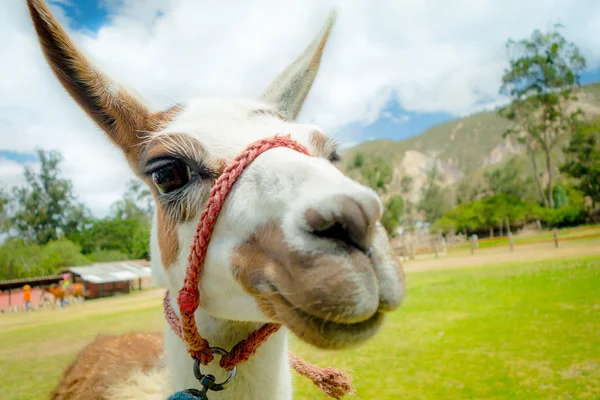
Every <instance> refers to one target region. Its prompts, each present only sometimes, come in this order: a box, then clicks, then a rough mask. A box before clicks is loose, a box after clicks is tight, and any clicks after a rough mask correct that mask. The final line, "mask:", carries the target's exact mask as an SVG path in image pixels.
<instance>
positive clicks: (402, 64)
mask: <svg viewBox="0 0 600 400" xmlns="http://www.w3.org/2000/svg"><path fill="white" fill-rule="evenodd" d="M575 4H576V5H575ZM50 5H51V9H52V10H53V12H54V13H55V15H56V16H57V17H58V19H59V21H61V23H63V26H64V27H65V28H66V29H67V31H68V33H69V35H70V36H71V38H72V39H73V40H74V42H75V43H76V44H77V45H78V46H79V47H80V49H82V50H83V51H84V53H85V54H86V55H87V56H88V57H89V58H90V59H91V60H92V61H93V62H94V64H95V65H97V66H98V67H99V68H100V69H102V70H103V71H106V72H107V73H109V74H110V75H111V76H112V77H113V78H116V79H117V80H119V81H120V82H122V83H124V84H126V85H127V86H128V87H129V88H131V89H132V90H133V91H135V93H136V94H137V95H138V96H140V97H141V98H142V99H143V100H144V101H145V102H146V103H147V104H148V105H149V106H150V107H152V108H154V109H157V110H159V109H164V108H166V107H168V106H170V105H172V104H174V103H175V102H185V101H186V100H188V99H190V98H193V97H202V96H228V97H230V96H236V97H239V96H245V97H251V98H256V97H257V96H258V95H259V94H260V93H261V91H262V90H263V89H264V88H266V87H267V86H268V84H269V83H270V81H271V79H273V78H274V77H275V76H276V75H277V74H278V73H279V72H280V71H281V70H282V69H283V68H285V66H287V64H288V63H290V62H291V61H293V60H294V59H295V57H297V56H298V55H299V54H300V53H301V52H302V51H303V50H304V48H305V46H306V45H308V43H309V42H310V41H311V40H312V38H313V37H314V35H316V33H317V32H318V31H319V30H320V29H321V27H322V24H323V23H324V21H325V19H326V18H327V15H328V13H329V11H330V10H331V9H332V8H333V7H336V8H337V11H338V18H337V23H336V26H335V27H334V30H333V33H332V35H331V38H330V41H329V43H328V45H327V48H326V50H325V54H324V56H323V59H322V62H321V68H320V71H319V75H318V76H317V79H316V80H315V82H314V85H313V88H312V90H311V93H310V94H309V96H308V98H307V101H306V103H305V105H304V108H303V110H302V112H301V114H300V116H299V118H298V120H299V121H301V122H308V123H313V124H317V125H319V126H320V127H321V128H322V129H324V131H325V132H327V133H329V134H332V135H334V136H336V137H337V138H339V139H340V140H341V143H342V145H343V146H346V147H347V146H352V145H355V144H357V143H360V142H363V141H368V140H374V139H381V138H387V139H392V140H402V139H406V138H409V137H411V136H414V135H417V134H419V133H420V132H422V131H424V130H425V129H427V128H429V127H431V126H433V125H436V124H438V123H442V122H445V121H449V120H452V119H454V118H457V117H460V116H464V115H468V114H471V113H474V112H478V111H481V110H485V109H490V108H493V107H494V106H497V105H499V104H502V103H503V102H505V101H506V99H504V98H502V97H501V96H500V95H499V94H498V90H499V85H500V80H501V76H502V73H503V71H504V68H506V66H507V58H506V53H505V47H504V44H505V42H506V40H507V39H508V38H509V37H512V38H515V39H521V38H525V37H528V36H529V35H530V34H531V32H532V31H533V30H534V29H542V30H546V29H549V28H551V27H552V26H553V25H554V24H556V23H561V24H562V25H563V26H564V29H563V30H562V32H563V34H564V35H565V37H566V38H567V39H568V40H569V41H572V42H574V43H575V44H576V45H577V46H578V47H579V48H580V50H581V51H582V53H583V55H584V56H585V57H586V59H587V69H586V71H584V73H583V75H582V80H583V82H584V83H592V82H597V81H600V2H598V1H597V0H579V1H578V2H576V3H573V2H572V1H570V0H545V1H543V2H538V0H502V1H500V0H496V1H491V0H469V1H467V0H453V1H448V0H420V1H413V0H411V1H404V0H378V1H377V2H374V1H370V0H286V1H276V0H221V1H219V2H214V1H208V0H77V1H75V0H51V1H50ZM0 48H2V55H3V56H2V62H1V63H0V75H1V76H2V77H3V79H1V80H0V185H4V186H13V185H20V184H22V183H23V167H24V166H25V165H31V166H33V167H34V168H35V167H36V166H37V165H38V163H37V158H36V156H35V149H36V148H43V149H46V150H50V149H54V150H58V151H60V152H61V154H62V156H63V163H62V167H63V176H64V177H66V178H68V179H71V180H72V182H73V187H74V191H75V194H76V195H77V197H78V198H79V200H80V201H83V202H85V203H86V204H87V205H88V206H89V207H90V209H91V211H92V212H93V214H94V215H95V216H96V217H103V216H105V215H106V214H107V212H108V210H109V207H110V205H111V204H112V203H113V202H114V201H116V200H118V199H119V198H120V197H121V196H122V194H123V193H124V191H125V190H126V183H127V181H128V180H129V179H130V178H132V177H133V174H132V173H131V172H130V170H129V168H128V166H127V164H126V162H125V160H124V159H123V158H122V156H121V154H120V152H119V151H118V150H117V149H116V148H115V147H113V146H112V145H111V144H110V143H109V141H108V140H107V139H106V138H105V137H104V135H103V134H102V132H100V130H99V128H97V127H96V126H95V125H94V124H93V123H92V122H91V120H89V119H88V118H87V116H86V115H85V114H84V113H83V112H82V111H81V110H80V109H79V108H78V106H77V105H76V104H75V103H74V102H73V101H72V100H71V98H70V97H69V96H68V95H67V94H66V93H65V91H64V90H63V89H62V87H61V86H60V84H59V83H58V81H57V80H56V79H55V77H54V76H53V75H52V73H51V71H50V69H49V68H48V67H47V65H46V64H45V61H44V59H43V57H42V53H41V51H40V49H39V45H38V43H37V40H36V37H35V35H34V32H33V29H32V27H31V22H30V19H29V16H28V13H27V9H26V6H25V2H24V1H20V0H19V1H17V0H14V1H1V2H0Z"/></svg>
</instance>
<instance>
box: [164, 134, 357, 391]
mask: <svg viewBox="0 0 600 400" xmlns="http://www.w3.org/2000/svg"><path fill="white" fill-rule="evenodd" d="M277 147H285V148H289V149H292V150H295V151H298V152H300V153H302V154H306V155H309V156H310V152H309V151H308V149H306V147H304V146H302V145H301V144H299V143H297V142H295V141H294V140H292V139H291V137H289V136H275V137H272V138H267V139H261V140H258V141H257V142H254V143H252V144H251V145H250V146H248V147H247V148H246V149H245V150H244V151H243V152H242V153H240V154H239V155H238V156H237V157H236V158H235V160H233V162H232V163H231V164H229V165H228V166H227V168H225V171H223V173H222V174H221V176H220V177H219V178H218V179H217V181H216V183H215V185H214V186H213V188H212V189H211V191H210V195H209V199H208V201H207V203H206V206H205V208H204V210H203V212H202V215H201V216H200V222H199V223H198V227H197V229H196V234H195V235H194V242H193V244H192V249H191V252H190V256H189V258H188V263H187V269H186V274H185V279H184V282H183V287H182V288H181V289H180V290H179V296H178V298H177V302H178V305H179V311H180V315H181V319H179V317H178V316H177V314H176V313H175V311H174V310H173V307H172V305H171V302H170V296H169V292H168V291H167V292H166V293H165V298H164V301H163V306H164V311H165V319H166V320H167V322H168V323H169V325H170V326H171V328H172V329H173V331H174V332H175V334H176V335H177V336H179V337H180V338H181V339H182V340H183V341H184V342H185V343H186V345H187V349H188V352H189V353H190V356H191V357H192V358H194V360H195V361H196V362H195V373H196V370H197V371H198V373H199V366H198V363H200V364H202V365H207V364H208V363H210V362H211V361H212V360H213V359H214V354H213V353H215V352H217V353H219V354H221V355H222V357H221V360H220V361H219V365H220V366H221V367H222V368H224V369H225V370H227V371H231V372H230V378H233V375H234V374H235V366H236V365H237V364H239V363H241V362H244V361H246V360H248V358H250V357H251V356H252V355H253V354H254V353H255V352H256V350H257V349H258V347H259V346H260V345H261V344H262V343H264V342H265V341H266V340H267V339H268V338H269V336H270V335H272V334H273V333H275V332H277V331H278V330H279V328H280V327H281V325H280V324H271V323H269V324H265V325H263V326H262V327H260V328H259V329H257V330H256V331H254V332H252V333H251V334H250V335H249V336H248V337H247V338H246V339H244V340H242V341H240V342H239V343H238V344H236V345H235V346H234V347H233V348H232V349H231V350H230V351H229V352H227V351H225V350H223V349H220V348H214V347H210V346H209V343H208V341H207V340H206V339H204V338H202V336H200V333H199V332H198V327H197V326H196V319H195V317H194V313H195V311H196V310H197V309H198V306H199V304H200V291H199V289H198V282H199V279H200V273H201V271H202V266H203V264H204V259H205V257H206V251H207V249H208V244H209V243H210V238H211V235H212V231H213V229H214V226H215V224H216V222H217V218H218V216H219V213H220V212H221V209H222V208H223V204H224V203H225V200H226V199H227V195H228V194H229V193H230V191H231V188H232V187H233V184H234V183H235V181H236V180H237V179H238V178H239V176H240V175H241V174H242V172H243V171H244V169H245V168H246V167H247V166H248V165H250V163H252V161H254V160H255V159H256V158H257V157H258V156H259V155H261V154H262V153H264V152H265V151H267V150H270V149H273V148H277ZM290 364H291V366H292V367H293V368H294V369H295V370H296V371H297V372H299V373H300V374H302V375H304V376H306V377H308V378H310V379H311V380H312V381H313V382H314V383H315V384H316V385H317V386H319V387H320V388H321V390H323V391H324V392H325V393H326V394H327V395H329V396H330V397H333V398H336V399H339V398H341V397H343V396H344V394H346V393H350V392H353V389H352V385H351V383H350V378H349V377H348V376H347V375H345V374H344V373H342V372H340V371H337V370H335V369H333V368H325V369H321V368H319V367H317V366H314V365H311V364H309V363H307V362H306V361H304V360H302V359H300V358H298V357H296V356H295V355H293V354H290ZM209 376H210V375H209ZM197 377H198V376H197ZM201 377H205V376H204V375H201ZM201 377H198V379H200V380H201V382H202V379H201ZM228 381H230V379H228ZM213 383H214V381H213ZM228 383H229V382H227V384H228ZM220 385H221V386H220V387H219V384H214V385H213V387H208V386H205V389H207V390H208V389H211V390H222V389H224V388H225V387H226V386H222V385H223V384H220ZM217 387H219V388H218V389H216V388H217Z"/></svg>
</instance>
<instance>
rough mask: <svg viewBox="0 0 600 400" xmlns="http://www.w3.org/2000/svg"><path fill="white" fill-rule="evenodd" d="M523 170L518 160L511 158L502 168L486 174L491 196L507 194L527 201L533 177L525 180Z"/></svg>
mask: <svg viewBox="0 0 600 400" xmlns="http://www.w3.org/2000/svg"><path fill="white" fill-rule="evenodd" d="M523 175H524V174H523V168H522V167H521V165H520V164H519V163H518V161H517V159H516V158H511V159H510V160H509V161H508V162H507V163H506V164H504V165H503V166H502V167H500V168H497V169H495V170H493V171H491V172H490V171H486V172H485V173H484V177H485V180H486V181H487V184H488V188H489V191H490V192H491V195H497V194H505V195H508V196H513V197H517V198H519V199H525V198H526V197H527V192H528V188H529V187H530V185H531V184H532V183H533V182H532V180H531V177H527V178H524V176H523Z"/></svg>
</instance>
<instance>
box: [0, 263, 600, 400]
mask: <svg viewBox="0 0 600 400" xmlns="http://www.w3.org/2000/svg"><path fill="white" fill-rule="evenodd" d="M557 254H559V253H557ZM407 286H408V296H407V299H406V301H405V304H404V307H402V308H401V309H400V310H398V311H397V312H395V313H394V314H392V315H390V316H389V317H388V319H387V323H386V325H385V327H384V329H382V331H381V332H380V333H379V335H378V336H377V337H376V338H375V339H374V340H373V341H371V342H370V343H368V344H367V345H364V346H361V347H359V348H357V349H353V350H349V351H344V352H323V351H318V350H315V349H313V348H310V347H308V346H306V345H304V344H302V343H300V342H298V341H297V340H295V339H294V338H293V339H292V347H293V349H294V351H295V352H296V353H297V354H298V355H300V356H303V357H305V358H306V359H307V360H308V361H310V362H313V363H316V364H318V365H321V366H335V367H337V368H340V369H343V370H345V371H348V372H350V373H351V374H352V375H353V376H354V382H355V385H356V389H357V391H358V394H357V396H356V397H354V398H360V399H370V400H371V399H378V400H385V399H400V398H401V399H475V398H476V399H500V398H502V399H538V398H539V399H548V398H554V399H559V398H565V399H566V398H576V399H586V398H589V399H598V398H600V290H599V288H600V256H599V255H591V256H588V257H585V258H578V259H570V260H560V259H557V260H551V261H543V262H540V261H536V262H528V263H520V264H515V263H511V264H500V265H488V266H473V267H469V268H462V269H460V268H451V269H426V270H422V271H419V270H415V269H413V268H411V269H408V272H407ZM160 295H161V292H160V291H154V292H147V293H139V294H136V295H129V296H123V297H120V298H112V299H104V300H96V301H90V302H88V303H86V304H85V305H82V306H75V307H73V308H71V309H66V310H60V311H51V310H48V311H41V312H36V313H35V314H32V313H29V314H27V315H25V314H21V315H16V314H12V315H1V316H0V399H6V400H10V399H39V398H46V397H47V395H48V393H49V391H50V390H51V388H52V387H53V386H54V385H55V384H56V381H57V379H58V377H59V376H60V374H61V371H62V369H63V368H64V367H65V366H66V365H67V364H68V363H69V362H70V361H71V360H72V359H73V357H74V355H75V353H76V352H77V351H78V350H79V349H80V348H81V347H82V346H84V345H85V343H86V342H87V341H89V340H90V338H92V337H93V336H95V335H96V334H97V333H99V332H101V333H118V332H125V331H131V330H139V331H146V330H158V329H161V328H162V327H163V326H164V325H163V321H162V314H161V307H160ZM294 379H295V387H296V396H295V398H296V399H323V398H324V397H323V396H322V395H321V394H320V392H319V390H318V389H317V388H316V387H314V386H313V385H312V384H311V383H309V382H307V381H306V380H305V378H302V377H298V376H295V377H294Z"/></svg>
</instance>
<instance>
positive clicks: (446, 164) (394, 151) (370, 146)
mask: <svg viewBox="0 0 600 400" xmlns="http://www.w3.org/2000/svg"><path fill="white" fill-rule="evenodd" d="M578 97H579V100H578V104H577V106H578V107H580V108H581V109H582V110H583V111H584V112H585V115H586V117H598V116H600V83H595V84H591V85H586V86H583V87H582V88H581V89H580V93H579V96H578ZM508 126H509V121H507V120H506V119H504V118H502V117H500V116H498V114H497V113H496V111H488V112H480V113H476V114H473V115H470V116H466V117H463V118H458V119H456V120H453V121H450V122H446V123H443V124H440V125H436V126H434V127H432V128H430V129H428V130H426V131H424V132H423V133H421V134H419V135H417V136H414V137H412V138H410V139H406V140H401V141H392V140H388V139H384V140H376V141H370V142H365V143H362V144H360V145H358V146H356V147H352V148H348V149H346V150H345V151H343V152H342V157H343V158H344V160H345V163H346V164H344V165H342V166H341V169H342V170H344V171H346V172H348V169H347V165H348V162H349V160H351V159H352V157H353V156H354V154H356V153H358V152H361V153H363V154H364V155H365V158H367V159H368V158H371V157H381V158H383V159H384V160H385V161H387V162H389V163H391V164H392V166H393V169H394V180H393V182H392V185H391V187H390V190H389V194H390V195H392V194H397V193H399V191H400V180H401V179H402V177H403V176H406V175H408V176H411V177H412V178H413V190H412V193H411V198H412V200H413V201H417V200H418V199H419V197H420V193H421V187H422V186H423V184H424V183H425V182H426V180H427V176H428V174H429V173H430V172H431V170H432V168H433V165H434V164H435V165H436V166H437V169H438V172H439V173H440V174H441V183H442V185H443V186H450V185H454V184H455V183H457V182H458V181H460V180H461V179H463V178H464V177H467V176H471V175H480V174H481V171H482V170H483V169H486V168H490V167H493V166H498V165H499V164H501V163H503V162H505V161H506V160H507V159H508V158H510V157H511V156H513V155H517V156H520V155H522V156H523V157H524V154H523V153H524V150H523V149H522V148H521V147H520V146H519V144H518V143H516V142H515V141H514V139H513V140H511V139H510V138H506V139H503V138H502V133H503V132H504V131H505V130H506V129H507V128H508ZM348 173H349V174H350V175H351V176H353V174H354V173H353V172H348Z"/></svg>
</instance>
